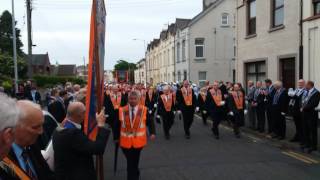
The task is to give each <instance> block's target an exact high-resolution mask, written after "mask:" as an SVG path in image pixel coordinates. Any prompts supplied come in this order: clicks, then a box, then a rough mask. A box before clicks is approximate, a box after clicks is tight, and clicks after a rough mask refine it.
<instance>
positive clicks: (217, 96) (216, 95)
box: [210, 88, 222, 106]
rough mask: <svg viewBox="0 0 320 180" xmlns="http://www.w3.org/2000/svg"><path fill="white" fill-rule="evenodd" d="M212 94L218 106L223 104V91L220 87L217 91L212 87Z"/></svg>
mask: <svg viewBox="0 0 320 180" xmlns="http://www.w3.org/2000/svg"><path fill="white" fill-rule="evenodd" d="M210 94H211V96H212V98H213V100H214V102H215V103H216V105H217V106H221V101H222V93H221V91H220V89H218V90H217V91H215V90H214V89H213V88H212V89H210Z"/></svg>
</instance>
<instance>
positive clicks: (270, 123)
mask: <svg viewBox="0 0 320 180" xmlns="http://www.w3.org/2000/svg"><path fill="white" fill-rule="evenodd" d="M266 113H267V122H268V133H273V132H274V126H275V123H274V120H275V118H273V117H272V115H273V114H272V110H271V108H270V107H267V108H266Z"/></svg>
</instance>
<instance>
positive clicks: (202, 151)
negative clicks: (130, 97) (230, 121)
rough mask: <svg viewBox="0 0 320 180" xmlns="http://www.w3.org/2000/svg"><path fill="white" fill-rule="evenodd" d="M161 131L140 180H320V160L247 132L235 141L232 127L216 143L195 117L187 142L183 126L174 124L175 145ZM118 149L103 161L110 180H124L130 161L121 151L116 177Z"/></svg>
mask: <svg viewBox="0 0 320 180" xmlns="http://www.w3.org/2000/svg"><path fill="white" fill-rule="evenodd" d="M156 126H157V137H156V140H155V141H149V142H148V145H147V146H146V147H145V148H144V149H143V151H142V154H141V159H140V170H141V179H142V180H213V179H214V180H220V179H221V180H293V179H294V180H319V179H320V158H319V157H318V156H317V155H313V154H311V155H309V154H305V153H302V152H300V151H298V150H295V149H293V148H287V147H283V146H280V145H275V144H279V143H277V142H273V141H271V140H270V139H268V138H266V137H263V136H259V135H255V134H254V133H250V132H249V131H246V129H245V130H244V132H243V133H242V136H241V138H240V139H237V138H235V136H234V135H233V133H232V129H231V128H229V127H228V126H221V127H220V134H221V138H220V140H216V139H214V137H213V135H212V133H211V131H210V124H209V125H208V126H204V125H203V124H202V120H200V119H199V117H198V116H195V121H194V123H193V126H192V128H191V139H190V140H186V139H185V138H184V133H183V123H182V121H181V120H178V119H176V120H175V124H174V126H173V127H172V130H171V134H172V137H171V139H170V140H169V141H168V140H165V138H164V135H163V132H162V127H161V126H160V125H158V124H157V125H156ZM110 139H111V138H110ZM113 158H114V145H113V143H112V142H111V141H110V142H109V143H108V145H107V148H106V151H105V156H104V174H105V179H106V180H125V179H126V161H125V158H124V155H123V153H122V152H121V150H120V151H119V161H118V171H117V173H116V175H114V173H113Z"/></svg>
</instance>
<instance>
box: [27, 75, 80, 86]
mask: <svg viewBox="0 0 320 180" xmlns="http://www.w3.org/2000/svg"><path fill="white" fill-rule="evenodd" d="M33 80H34V82H35V83H36V84H37V86H38V87H53V86H56V85H59V84H62V85H64V84H65V83H66V82H72V83H73V84H79V85H84V84H86V81H85V80H83V79H80V78H76V77H60V76H34V77H33Z"/></svg>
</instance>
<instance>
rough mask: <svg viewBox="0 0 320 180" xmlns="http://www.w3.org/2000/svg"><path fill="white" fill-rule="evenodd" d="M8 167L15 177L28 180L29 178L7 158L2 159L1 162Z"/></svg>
mask: <svg viewBox="0 0 320 180" xmlns="http://www.w3.org/2000/svg"><path fill="white" fill-rule="evenodd" d="M2 161H3V162H4V163H5V164H6V165H7V166H8V167H10V168H12V170H13V171H14V172H15V173H16V175H17V176H18V177H19V178H20V179H21V180H30V177H29V176H28V175H27V174H26V173H25V172H24V171H23V170H22V169H21V168H20V167H19V166H17V165H16V164H15V163H14V162H13V161H11V159H9V158H8V157H5V158H3V160H2Z"/></svg>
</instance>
